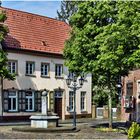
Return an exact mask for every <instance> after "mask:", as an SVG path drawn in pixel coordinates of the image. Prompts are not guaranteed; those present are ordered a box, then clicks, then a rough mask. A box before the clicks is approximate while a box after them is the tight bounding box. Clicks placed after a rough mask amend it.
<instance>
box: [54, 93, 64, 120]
mask: <svg viewBox="0 0 140 140" xmlns="http://www.w3.org/2000/svg"><path fill="white" fill-rule="evenodd" d="M62 94H63V92H62V91H55V113H57V114H58V116H59V117H60V118H61V119H62Z"/></svg>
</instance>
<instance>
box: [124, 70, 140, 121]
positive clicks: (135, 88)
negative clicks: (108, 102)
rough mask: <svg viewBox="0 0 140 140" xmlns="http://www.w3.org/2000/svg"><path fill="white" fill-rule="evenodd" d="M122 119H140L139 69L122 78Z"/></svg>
mask: <svg viewBox="0 0 140 140" xmlns="http://www.w3.org/2000/svg"><path fill="white" fill-rule="evenodd" d="M122 84H123V88H122V98H121V99H122V100H121V104H122V108H121V110H122V119H124V120H131V121H138V120H139V118H140V69H137V70H134V71H130V73H129V75H128V76H127V77H124V78H122Z"/></svg>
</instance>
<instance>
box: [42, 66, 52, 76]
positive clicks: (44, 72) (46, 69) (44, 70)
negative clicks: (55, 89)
mask: <svg viewBox="0 0 140 140" xmlns="http://www.w3.org/2000/svg"><path fill="white" fill-rule="evenodd" d="M49 71H50V64H49V63H41V76H43V77H49Z"/></svg>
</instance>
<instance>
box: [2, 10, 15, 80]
mask: <svg viewBox="0 0 140 140" xmlns="http://www.w3.org/2000/svg"><path fill="white" fill-rule="evenodd" d="M6 19H7V17H6V13H5V11H3V10H1V11H0V77H1V78H2V79H6V78H7V79H11V80H13V79H14V75H13V74H10V72H9V70H8V67H7V61H8V59H7V53H6V52H4V51H3V49H2V46H1V42H2V41H4V38H5V36H6V35H7V33H8V31H9V30H8V27H7V26H6V25H4V21H5V20H6Z"/></svg>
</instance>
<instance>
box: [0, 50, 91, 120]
mask: <svg viewBox="0 0 140 140" xmlns="http://www.w3.org/2000/svg"><path fill="white" fill-rule="evenodd" d="M8 60H16V61H17V76H16V80H14V81H9V80H4V82H3V89H12V88H14V89H18V90H27V89H33V90H43V89H47V90H49V91H54V89H58V88H61V89H63V95H62V119H65V115H69V114H70V112H69V111H67V107H68V106H69V91H70V89H69V88H68V86H67V85H66V80H65V79H66V76H67V75H68V73H69V72H68V69H67V68H66V67H65V66H64V60H63V59H60V58H50V57H45V56H39V55H30V54H21V53H13V52H9V53H8ZM27 61H31V62H34V63H35V73H34V76H26V62H27ZM41 63H49V65H50V70H49V77H46V78H44V77H41ZM56 64H62V65H63V76H62V78H56V77H55V65H56ZM91 83H92V79H91V74H88V75H87V77H86V80H85V82H84V85H83V86H82V88H80V89H79V90H77V92H76V112H77V114H82V113H87V114H91V96H92V87H91ZM81 92H86V94H85V111H84V112H83V111H82V110H81V107H80V103H81ZM33 113H35V112H12V113H10V112H4V115H19V114H20V115H26V114H33Z"/></svg>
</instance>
